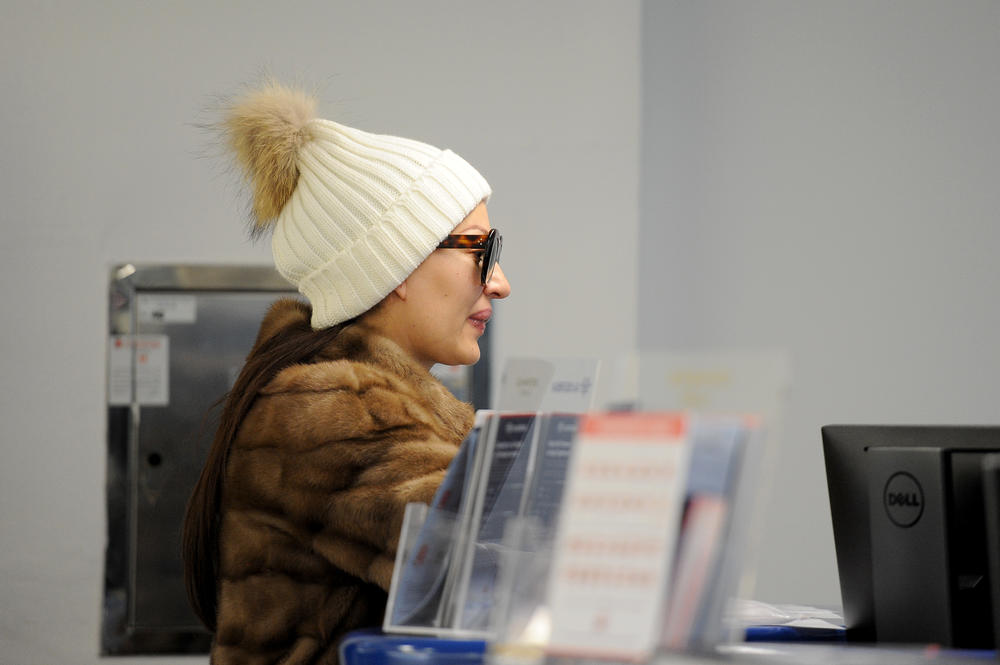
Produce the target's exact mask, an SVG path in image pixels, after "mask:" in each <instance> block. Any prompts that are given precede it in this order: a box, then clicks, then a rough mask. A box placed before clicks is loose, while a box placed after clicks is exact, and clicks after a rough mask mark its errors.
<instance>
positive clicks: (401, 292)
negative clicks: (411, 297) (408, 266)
mask: <svg viewBox="0 0 1000 665" xmlns="http://www.w3.org/2000/svg"><path fill="white" fill-rule="evenodd" d="M392 292H393V293H395V294H396V295H397V296H398V297H399V299H400V300H403V301H405V300H406V280H405V279H404V280H403V283H402V284H400V285H399V286H397V287H396V288H394V289H393V290H392Z"/></svg>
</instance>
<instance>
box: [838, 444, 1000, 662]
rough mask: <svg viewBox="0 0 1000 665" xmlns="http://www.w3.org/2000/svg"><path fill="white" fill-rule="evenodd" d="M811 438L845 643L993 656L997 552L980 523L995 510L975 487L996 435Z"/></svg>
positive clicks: (980, 483) (996, 446) (981, 483)
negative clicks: (819, 462)
mask: <svg viewBox="0 0 1000 665" xmlns="http://www.w3.org/2000/svg"><path fill="white" fill-rule="evenodd" d="M821 433H822V439H823V455H824V460H825V462H826V477H827V486H828V489H829V493H830V510H831V517H832V519H833V535H834V544H835V546H836V552H837V568H838V571H839V574H840V589H841V597H842V600H843V604H844V622H845V624H846V627H847V638H848V640H849V641H852V642H892V643H922V644H939V645H942V646H947V647H957V648H993V647H994V635H993V602H992V598H991V595H992V590H991V575H990V560H991V558H992V559H993V560H994V564H995V562H996V560H997V558H998V557H1000V552H997V551H996V548H995V547H993V548H990V546H989V545H988V539H987V532H988V530H987V516H988V515H994V516H995V515H996V514H997V512H998V511H997V510H996V507H995V506H992V505H990V504H988V503H985V502H984V491H983V488H984V479H985V480H986V481H987V482H988V480H989V477H990V476H989V470H988V469H987V468H985V467H989V466H990V465H989V464H984V462H988V461H989V460H990V459H995V458H991V457H989V455H990V454H991V453H997V452H1000V427H972V426H904V425H898V426H897V425H827V426H825V427H823V428H822V430H821ZM984 474H985V475H984ZM989 494H990V493H989V492H987V495H989ZM992 526H994V527H995V526H996V525H992ZM992 582H993V583H997V584H1000V580H996V579H993V580H992Z"/></svg>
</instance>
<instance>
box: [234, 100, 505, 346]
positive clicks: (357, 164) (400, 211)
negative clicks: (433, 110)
mask: <svg viewBox="0 0 1000 665" xmlns="http://www.w3.org/2000/svg"><path fill="white" fill-rule="evenodd" d="M315 108H316V102H315V99H314V98H313V97H312V96H311V95H309V94H307V93H305V92H303V91H301V90H296V89H291V88H287V87H285V86H282V85H280V84H278V83H276V82H274V81H271V80H269V81H267V82H266V83H264V84H263V85H261V86H260V87H258V88H257V89H255V90H254V91H252V92H250V93H249V94H246V95H245V96H243V97H242V98H240V99H239V100H238V101H237V102H236V103H234V104H232V105H231V106H229V107H228V110H227V112H226V115H225V119H224V122H223V130H224V133H225V140H226V142H227V144H228V147H229V148H230V149H231V150H232V151H233V153H234V155H235V157H236V160H237V161H238V162H239V165H240V166H241V168H242V169H243V171H244V176H245V177H246V179H247V181H248V182H249V183H250V184H251V186H252V188H253V204H252V209H253V215H252V216H253V228H252V230H251V236H252V237H257V236H259V235H262V234H263V233H265V232H266V231H268V230H270V231H272V232H273V233H272V236H271V250H272V252H273V254H274V265H275V267H276V268H277V269H278V272H279V273H281V274H282V275H283V276H284V277H285V279H287V280H288V281H289V282H291V283H292V284H294V285H295V286H296V287H297V288H298V290H299V292H300V293H301V294H302V295H304V296H305V297H306V298H307V299H308V300H309V303H310V304H311V305H312V326H313V328H316V329H321V328H327V327H329V326H333V325H336V324H337V323H340V322H342V321H346V320H347V319H350V318H352V317H355V316H358V315H359V314H362V313H364V312H365V311H367V310H368V309H370V308H372V307H374V306H375V305H377V304H378V303H379V302H380V301H381V300H382V299H383V298H384V297H385V296H386V295H387V294H388V293H390V292H391V291H392V290H393V289H394V288H396V287H397V286H399V285H400V284H402V283H403V281H404V280H405V279H406V278H407V277H408V276H409V275H410V273H412V272H413V271H414V270H416V269H417V266H419V265H420V263H421V262H422V261H423V260H424V259H426V258H427V257H428V256H429V255H430V253H431V252H433V251H434V250H435V249H436V248H437V246H438V243H440V241H441V239H442V238H444V237H445V236H446V235H448V234H449V233H451V231H452V229H454V228H455V227H456V226H458V224H459V223H460V222H461V221H462V220H463V219H465V217H466V216H467V215H468V214H469V213H470V212H472V210H473V208H475V207H476V206H477V205H479V204H480V203H481V202H483V201H485V200H487V199H488V198H489V196H490V186H489V183H487V182H486V180H485V179H484V178H483V176H481V175H480V174H479V172H478V171H476V170H475V169H474V168H472V166H470V165H469V163H468V162H466V161H465V160H464V159H462V158H461V157H459V156H458V155H456V154H455V153H453V152H452V151H450V150H441V149H440V148H435V147H434V146H432V145H428V144H426V143H421V142H419V141H414V140H411V139H406V138H400V137H398V136H389V135H385V134H372V133H369V132H365V131H362V130H360V129H355V128H353V127H347V126H345V125H341V124H339V123H336V122H333V121H331V120H324V119H322V118H316V117H314V113H315Z"/></svg>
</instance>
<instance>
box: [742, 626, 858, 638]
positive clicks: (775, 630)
mask: <svg viewBox="0 0 1000 665" xmlns="http://www.w3.org/2000/svg"><path fill="white" fill-rule="evenodd" d="M744 639H745V640H746V641H747V642H846V641H847V631H846V630H844V629H843V628H832V627H831V628H810V627H805V626H788V625H781V624H778V625H773V626H772V625H766V626H748V627H747V629H746V636H745V638H744Z"/></svg>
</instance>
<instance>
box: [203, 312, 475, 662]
mask: <svg viewBox="0 0 1000 665" xmlns="http://www.w3.org/2000/svg"><path fill="white" fill-rule="evenodd" d="M308 321H309V308H308V307H307V306H305V305H303V304H301V303H296V302H295V301H290V300H289V301H280V302H279V303H277V304H276V305H275V306H274V307H272V310H271V312H270V313H269V314H268V316H267V317H266V319H265V322H264V324H263V326H262V328H261V336H262V337H266V336H267V335H269V334H273V332H275V331H277V330H279V329H281V328H283V327H285V326H290V325H296V326H301V325H308ZM472 424H473V411H472V407H471V406H470V405H468V404H465V403H462V402H460V401H458V400H457V399H455V397H453V396H452V395H451V393H449V392H448V390H447V389H446V388H445V387H444V386H443V385H442V384H441V383H440V382H438V381H437V380H436V379H434V378H433V377H432V376H431V375H430V373H429V372H427V371H426V370H425V369H424V368H423V367H422V366H420V365H419V364H417V363H415V362H414V361H413V360H412V359H411V358H410V357H409V356H407V355H406V354H405V352H403V351H402V350H401V349H400V348H399V347H398V346H396V345H395V344H394V343H393V342H391V341H390V340H388V339H385V338H382V337H379V336H377V335H375V334H374V333H372V332H371V331H370V330H368V329H367V328H365V327H364V326H363V325H361V324H355V325H352V326H349V327H347V328H345V329H344V330H343V331H342V332H341V333H340V335H339V336H338V337H337V338H336V339H335V341H334V342H333V343H331V344H330V345H329V346H328V347H326V348H325V349H324V350H323V351H322V352H321V353H320V354H319V355H318V356H317V357H316V358H315V359H314V362H311V363H308V364H303V365H295V366H292V367H289V368H287V369H286V370H283V371H282V372H280V373H279V374H278V376H276V377H275V379H274V380H273V381H272V382H271V383H270V384H269V385H268V386H267V388H266V389H265V390H264V391H263V392H262V393H261V394H260V395H259V397H258V399H257V402H256V403H255V405H254V406H253V408H252V409H251V411H250V413H249V414H248V417H247V418H246V420H245V421H244V422H243V423H242V424H241V426H240V429H239V432H238V434H237V438H236V441H235V442H234V446H233V449H232V451H231V453H230V459H229V464H228V467H227V470H226V479H225V484H224V489H223V499H222V517H221V534H220V576H221V579H220V584H219V591H220V596H219V611H218V630H217V632H216V640H215V644H214V646H213V653H212V662H213V663H215V664H216V665H225V664H228V663H243V664H246V663H274V662H279V661H280V662H281V663H289V664H291V663H335V662H336V660H337V653H336V650H337V643H338V641H339V638H340V637H341V636H342V635H343V634H344V633H345V632H347V631H349V630H352V629H355V628H358V627H361V626H372V625H380V624H381V620H382V614H383V612H384V609H385V601H386V591H387V590H388V588H389V584H390V581H391V578H392V568H393V563H394V558H395V553H396V547H397V545H398V539H399V530H400V527H401V525H402V519H403V510H404V508H405V506H406V504H407V503H408V502H411V501H422V502H428V503H429V502H430V500H431V499H432V498H433V495H434V492H435V491H436V489H437V487H438V485H439V484H440V483H441V481H442V479H443V478H444V473H445V471H446V469H447V467H448V464H449V463H450V462H451V459H452V457H454V455H455V453H456V451H457V449H458V446H459V444H460V443H461V442H462V439H463V438H464V437H465V435H466V434H467V432H468V431H469V429H470V428H471V427H472Z"/></svg>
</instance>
